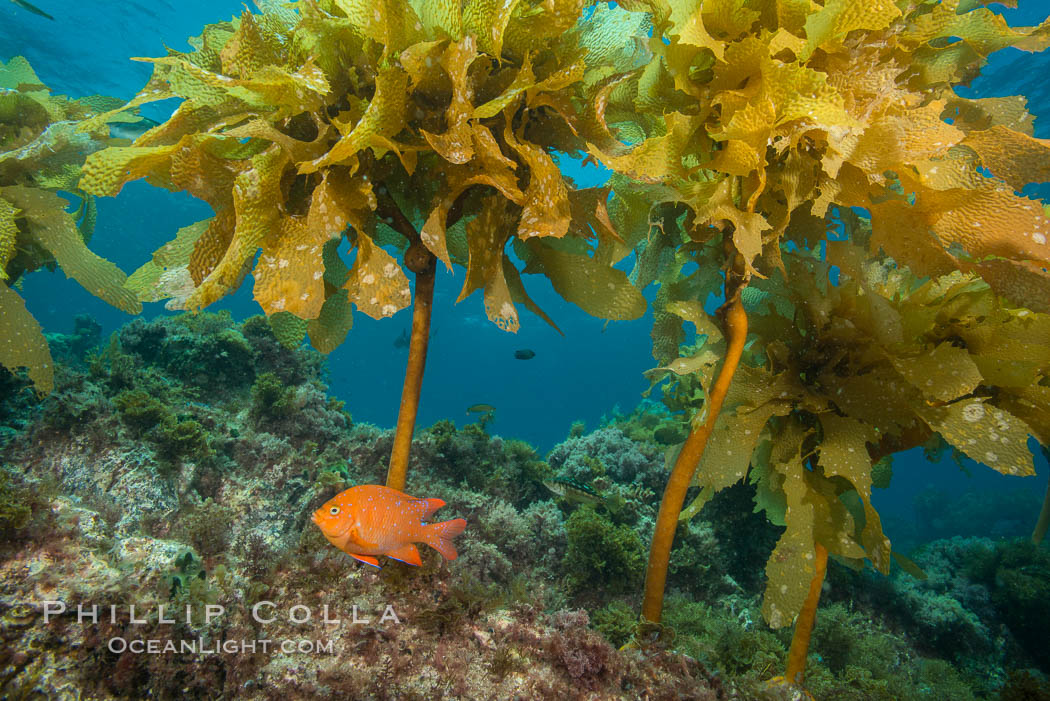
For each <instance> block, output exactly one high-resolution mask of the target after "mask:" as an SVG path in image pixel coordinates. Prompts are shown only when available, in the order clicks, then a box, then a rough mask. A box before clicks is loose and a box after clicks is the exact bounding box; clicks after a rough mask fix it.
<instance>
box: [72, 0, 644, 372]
mask: <svg viewBox="0 0 1050 701" xmlns="http://www.w3.org/2000/svg"><path fill="white" fill-rule="evenodd" d="M261 7H262V10H263V12H262V14H261V15H253V14H251V13H249V12H247V11H246V12H245V13H244V14H243V15H242V16H241V17H240V18H238V19H235V20H233V21H231V22H225V23H220V24H214V25H209V26H208V27H207V28H206V29H205V31H204V33H203V34H202V35H201V36H200V37H198V38H196V39H195V40H193V42H192V43H193V45H194V46H195V48H196V50H195V51H192V52H189V53H178V52H171V54H170V55H169V56H166V57H163V58H157V59H149V60H150V61H152V62H153V64H154V74H153V77H152V79H151V80H150V82H149V84H148V85H147V86H146V88H145V89H144V90H143V91H142V92H140V93H139V95H138V96H137V97H136V98H135V99H133V100H132V101H131V102H130V103H129V105H128V107H135V106H138V105H141V104H144V103H146V102H150V101H153V100H161V99H166V98H170V97H178V98H181V99H182V100H183V102H182V103H181V105H180V106H179V108H178V109H177V110H176V112H175V113H174V114H173V115H172V117H171V118H170V119H169V120H168V121H166V122H165V123H164V124H161V125H160V126H158V127H157V128H155V129H153V130H152V131H150V132H147V133H146V134H144V135H143V136H142V137H140V138H139V139H138V140H137V141H136V142H135V144H134V145H133V146H131V147H126V148H113V149H108V150H106V151H104V152H101V153H98V154H94V155H93V156H92V157H91V158H90V159H89V161H88V163H87V165H86V166H85V168H84V174H83V178H82V180H81V187H83V188H84V189H85V190H86V191H88V192H92V193H94V194H98V195H114V194H116V193H117V192H118V191H119V190H120V188H121V186H122V185H123V184H124V183H125V182H127V181H129V180H132V179H135V178H141V177H145V178H146V179H147V180H148V181H150V182H152V183H154V184H157V185H160V186H163V187H167V188H169V189H173V190H185V191H187V192H189V193H191V194H192V195H194V196H196V197H199V198H201V199H203V200H205V201H206V202H208V203H209V204H210V205H211V206H212V208H213V209H214V211H215V216H214V217H212V218H211V219H209V220H206V221H203V222H199V223H197V224H195V225H192V226H189V227H186V228H184V229H182V230H181V231H180V232H179V233H178V235H177V236H176V238H175V239H174V240H173V241H171V242H170V243H168V244H167V245H165V246H164V247H162V248H161V249H160V250H158V251H157V253H156V254H155V255H154V258H153V260H152V261H151V262H150V263H148V264H147V265H146V266H144V267H143V268H141V269H140V270H139V271H137V272H136V273H135V274H134V275H133V276H132V279H131V280H130V281H129V287H131V288H132V289H134V290H135V291H136V292H137V294H138V296H139V298H140V299H141V300H143V301H152V300H158V299H164V298H168V299H170V300H171V301H170V302H169V306H171V307H173V308H180V309H194V308H199V307H203V306H206V305H208V304H210V303H211V302H213V301H215V300H216V299H219V298H220V297H222V296H223V295H225V294H227V293H229V292H230V291H231V290H233V289H235V288H236V287H237V286H238V285H239V284H240V282H241V280H242V279H243V277H244V275H245V273H246V272H247V271H248V269H249V268H250V267H251V266H252V261H253V258H254V256H255V253H256V251H258V250H259V249H261V250H262V254H261V257H260V258H259V261H258V263H257V264H256V265H255V268H254V271H253V275H254V277H255V286H254V291H255V298H256V300H257V301H258V302H259V304H260V305H261V306H262V308H263V309H264V310H265V312H266V313H267V315H268V316H269V317H270V319H271V321H272V322H273V323H274V326H275V329H277V330H278V332H279V334H280V335H282V336H283V337H284V338H285V339H286V340H288V341H289V342H297V341H298V340H301V338H302V335H303V333H304V332H305V331H306V330H308V331H309V334H310V338H311V341H312V342H313V343H314V345H315V346H316V347H318V348H319V349H321V350H324V351H327V350H331V349H332V348H333V347H335V346H336V345H338V344H339V343H340V342H341V341H342V339H343V337H344V336H345V334H346V332H347V330H348V329H349V328H350V325H351V305H352V306H354V307H357V309H358V310H360V311H362V312H364V313H365V314H368V315H369V316H372V317H375V318H381V317H386V316H390V315H392V314H394V313H395V312H397V311H398V310H400V309H402V308H404V307H405V306H406V305H407V304H408V303H409V302H410V299H411V297H410V291H409V284H408V279H407V278H406V276H405V274H404V272H403V270H402V267H401V265H400V264H399V261H398V259H397V258H395V257H394V256H392V255H391V253H390V252H388V250H386V249H385V248H384V246H387V245H392V246H393V247H394V248H395V249H396V250H399V251H401V252H402V253H403V254H406V255H408V256H409V259H408V260H406V261H405V262H406V265H408V267H410V268H411V267H412V264H413V262H412V260H411V258H412V256H413V255H418V254H419V253H421V252H422V251H415V252H413V250H412V249H411V248H410V247H409V244H410V243H413V242H414V241H413V239H416V238H418V242H419V243H420V244H421V245H422V246H424V247H425V250H426V251H427V252H429V253H430V254H432V255H434V256H436V257H437V259H439V260H441V261H442V262H443V263H444V264H445V265H446V266H451V265H452V263H458V264H460V265H463V266H465V267H466V268H467V277H466V281H465V283H464V287H463V290H462V292H461V294H460V299H462V298H463V297H466V296H467V295H469V294H470V293H471V292H473V291H475V290H478V289H482V290H484V298H485V309H486V312H487V314H488V316H489V318H490V319H491V320H492V321H494V322H495V323H496V324H498V325H499V326H500V327H501V328H504V329H507V330H511V331H514V330H516V329H517V328H518V325H519V319H518V311H517V307H516V303H518V304H523V305H525V307H526V308H528V309H530V310H532V311H534V312H536V313H537V314H540V315H541V316H543V317H544V318H546V315H545V314H544V313H543V312H542V311H541V310H540V309H539V308H538V307H537V306H536V305H535V304H534V303H533V302H532V300H531V299H529V297H528V295H527V294H526V292H525V289H524V286H523V284H522V281H521V275H520V271H519V270H518V268H517V267H516V266H515V264H514V263H513V262H512V260H511V258H510V256H509V255H508V253H507V242H508V240H513V246H514V250H515V251H516V252H517V253H518V256H519V257H520V258H522V259H524V260H525V261H526V262H527V264H528V266H527V267H526V268H525V272H540V273H544V274H546V275H547V276H549V277H550V279H551V280H552V282H553V283H554V285H555V288H556V289H557V290H558V291H559V292H560V293H561V294H562V295H563V296H565V297H566V298H567V299H569V300H570V301H572V302H574V303H576V304H578V305H580V306H581V307H583V308H584V309H585V310H586V311H588V312H590V313H592V314H595V315H597V316H601V317H605V318H610V319H627V318H636V317H638V316H641V314H642V313H643V312H644V310H645V301H644V299H643V298H642V296H641V294H640V293H639V292H638V291H637V289H636V288H635V287H633V286H632V285H631V284H630V283H629V282H628V281H627V278H626V275H625V274H624V273H623V272H621V271H619V270H616V269H615V268H613V267H612V266H613V264H614V263H616V262H618V261H619V260H620V259H622V258H623V257H624V256H625V255H627V254H628V253H629V252H630V247H629V246H628V245H626V244H625V243H624V242H623V240H622V238H621V237H620V235H619V234H618V233H617V232H616V231H615V229H614V228H613V227H612V225H611V223H610V222H609V218H608V215H607V212H606V210H605V200H606V194H607V193H606V191H604V190H576V189H574V188H572V187H571V183H569V182H568V181H567V180H566V178H564V176H562V174H561V172H560V170H559V168H558V166H557V164H556V163H555V161H554V159H553V157H552V153H553V152H554V151H556V150H557V151H561V152H565V153H578V152H579V151H580V150H581V149H583V148H585V147H586V140H585V138H584V137H583V136H581V133H580V130H579V129H576V128H575V127H574V124H573V123H570V121H567V119H566V118H565V117H563V116H562V114H563V113H564V114H567V115H571V116H572V117H571V118H572V121H573V122H574V121H575V112H576V107H575V104H576V103H577V102H578V101H579V100H580V99H581V96H583V95H584V93H585V91H586V89H587V85H588V84H589V79H590V82H593V81H594V78H593V77H592V74H593V73H594V71H596V70H597V71H602V70H604V69H605V66H604V65H600V66H598V67H597V68H591V67H590V66H589V63H588V56H589V55H590V54H589V52H588V49H587V44H588V42H589V41H593V39H592V38H591V37H590V35H589V33H588V32H587V31H586V30H585V29H583V28H576V29H574V27H576V25H577V20H578V18H579V16H580V13H581V11H582V9H583V5H582V2H580V0H559V1H558V2H549V3H547V4H545V5H539V6H536V7H531V6H528V5H526V4H522V3H507V4H505V5H503V6H496V5H494V4H491V3H487V2H468V3H465V4H463V6H462V7H461V6H460V3H459V2H454V3H452V2H418V3H404V2H392V1H388V2H380V3H371V2H367V3H366V2H362V1H350V0H330V1H321V0H318V1H313V0H307V1H305V2H299V3H297V4H296V5H295V6H294V9H291V6H289V5H284V4H282V3H276V2H269V3H263V4H262V6H261ZM610 50H611V49H609V48H608V47H607V48H606V51H607V52H608V51H610ZM116 114H119V112H113V113H110V114H108V115H102V116H100V117H99V118H98V119H97V120H96V121H95V122H91V123H88V124H86V125H85V128H91V126H92V125H93V124H94V123H96V122H104V121H105V120H106V119H109V118H111V117H113V116H115V115H116ZM417 232H418V233H417ZM344 235H345V236H346V238H348V239H349V241H350V242H351V244H352V251H351V255H352V256H353V263H352V265H351V266H349V267H348V266H347V264H346V262H345V261H344V258H343V256H342V254H341V253H340V252H339V251H338V250H337V249H338V246H339V243H340V240H341V239H342V238H343V237H344Z"/></svg>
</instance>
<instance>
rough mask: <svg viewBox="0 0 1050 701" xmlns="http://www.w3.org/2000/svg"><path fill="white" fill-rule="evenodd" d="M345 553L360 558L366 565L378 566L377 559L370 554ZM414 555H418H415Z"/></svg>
mask: <svg viewBox="0 0 1050 701" xmlns="http://www.w3.org/2000/svg"><path fill="white" fill-rule="evenodd" d="M347 555H349V556H350V557H352V558H354V559H355V560H360V561H361V562H363V563H365V564H366V565H372V567H379V560H377V559H376V558H374V557H372V556H371V555H358V554H357V553H347ZM416 557H419V556H418V555H417V556H416Z"/></svg>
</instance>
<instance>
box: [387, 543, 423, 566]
mask: <svg viewBox="0 0 1050 701" xmlns="http://www.w3.org/2000/svg"><path fill="white" fill-rule="evenodd" d="M384 554H385V555H386V556H387V557H392V558H394V559H395V560H400V561H401V562H404V563H405V564H406V565H415V566H416V567H420V566H422V565H423V561H422V560H420V559H419V550H417V549H416V546H414V545H412V543H409V544H408V545H402V546H401V547H400V548H398V549H397V550H391V551H390V552H388V553H384Z"/></svg>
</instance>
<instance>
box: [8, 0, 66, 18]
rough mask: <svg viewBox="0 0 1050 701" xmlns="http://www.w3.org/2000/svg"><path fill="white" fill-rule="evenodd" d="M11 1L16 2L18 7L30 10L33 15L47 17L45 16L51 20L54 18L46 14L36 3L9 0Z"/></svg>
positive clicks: (24, 0)
mask: <svg viewBox="0 0 1050 701" xmlns="http://www.w3.org/2000/svg"><path fill="white" fill-rule="evenodd" d="M11 2H13V3H14V4H16V5H18V6H19V7H21V8H22V9H23V10H29V11H30V12H32V13H33V14H34V15H40V16H41V17H47V18H48V19H50V20H53V19H55V18H54V17H52V16H51V15H49V14H47V13H46V12H44V11H43V10H41V9H40V8H39V7H37V6H36V5H33V4H30V3H28V2H26V0H11Z"/></svg>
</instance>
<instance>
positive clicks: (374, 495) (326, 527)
mask: <svg viewBox="0 0 1050 701" xmlns="http://www.w3.org/2000/svg"><path fill="white" fill-rule="evenodd" d="M444 505H445V502H444V501H442V500H441V499H416V498H415V497H410V496H408V495H407V494H405V493H404V492H399V491H397V490H396V489H391V488H390V487H383V486H380V485H378V484H364V485H360V486H357V487H351V488H350V489H347V490H346V491H345V492H340V493H339V494H337V495H335V496H334V497H332V498H331V499H329V500H328V501H327V502H325V505H324V506H322V507H321V508H320V509H318V510H317V511H315V512H314V517H313V518H314V523H316V524H317V526H318V528H320V529H321V532H322V533H324V536H325V538H327V539H328V540H329V541H330V542H331V543H332V545H334V546H335V547H337V548H339V549H340V550H342V551H343V552H345V553H346V554H348V555H349V556H350V557H352V558H354V559H356V560H360V561H361V562H364V563H366V564H369V565H372V566H373V567H379V560H378V559H376V556H377V555H386V556H387V557H392V558H394V559H395V560H401V562H406V563H408V564H410V565H416V566H419V565H421V564H423V563H422V562H421V561H420V559H419V551H418V550H416V546H415V545H413V543H426V544H427V545H429V546H430V547H432V548H434V549H435V550H437V551H438V552H439V553H441V554H442V555H444V556H445V557H446V558H447V559H449V560H455V559H456V557H457V555H458V553H457V552H456V546H455V545H453V544H452V538H454V537H455V536H457V535H459V534H460V533H462V532H463V529H464V528H465V527H466V525H467V522H466V521H465V520H464V519H461V518H454V519H452V520H451V521H442V522H441V523H430V524H427V523H423V521H424V520H426V519H428V518H430V516H431V514H433V513H434V512H435V511H437V510H438V509H440V508H441V507H442V506H444Z"/></svg>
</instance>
